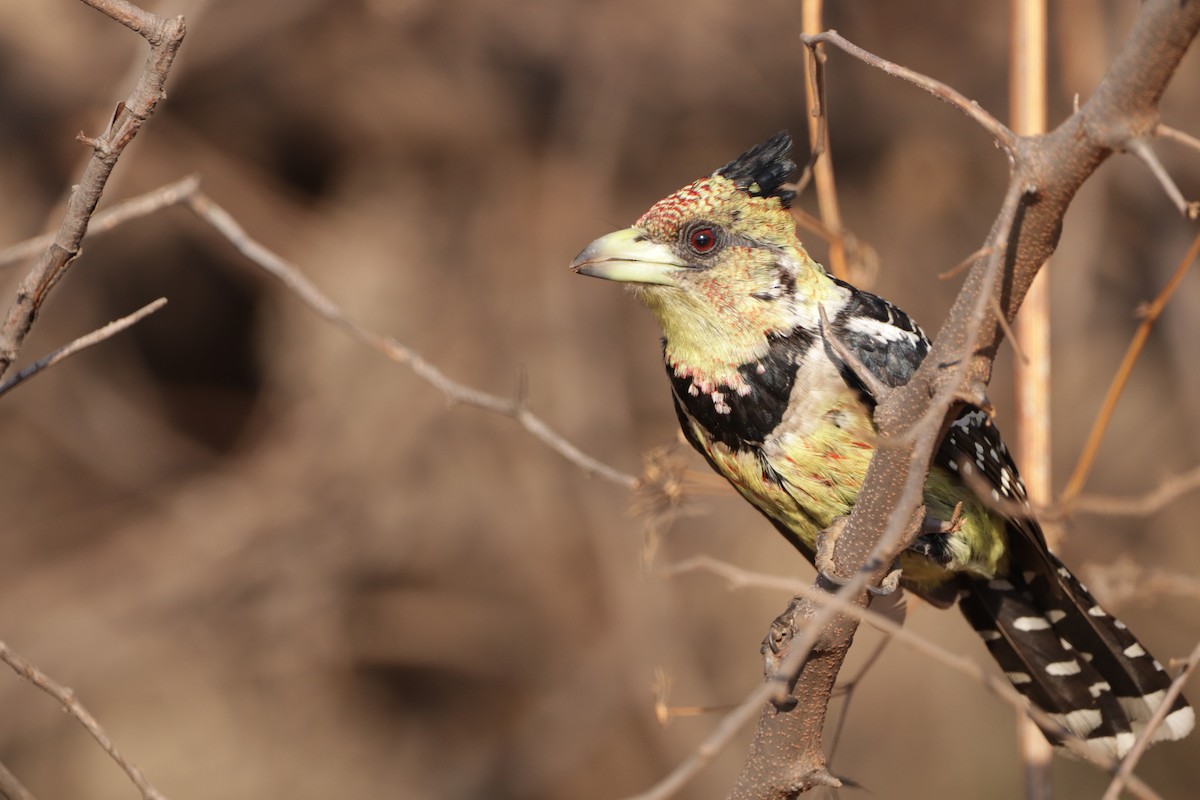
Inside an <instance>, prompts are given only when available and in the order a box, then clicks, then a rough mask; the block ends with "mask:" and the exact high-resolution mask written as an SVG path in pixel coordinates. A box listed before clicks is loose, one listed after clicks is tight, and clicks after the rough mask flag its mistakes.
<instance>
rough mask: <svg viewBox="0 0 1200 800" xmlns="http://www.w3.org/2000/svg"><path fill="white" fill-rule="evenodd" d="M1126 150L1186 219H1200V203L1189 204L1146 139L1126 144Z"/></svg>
mask: <svg viewBox="0 0 1200 800" xmlns="http://www.w3.org/2000/svg"><path fill="white" fill-rule="evenodd" d="M1126 148H1127V149H1128V150H1129V152H1131V153H1133V154H1134V155H1135V156H1137V157H1138V160H1139V161H1141V162H1142V163H1143V164H1145V165H1146V168H1147V169H1149V170H1150V173H1151V174H1152V175H1153V176H1154V177H1155V179H1156V180H1157V181H1158V183H1159V185H1160V186H1162V188H1163V191H1164V192H1166V193H1167V197H1169V198H1171V202H1172V203H1174V204H1175V207H1176V208H1177V209H1179V213H1180V214H1182V215H1183V216H1184V218H1185V219H1197V218H1200V202H1188V199H1187V198H1186V197H1184V196H1183V192H1181V191H1179V187H1178V186H1176V185H1175V181H1174V179H1173V178H1171V173H1169V172H1167V168H1166V167H1164V166H1163V164H1162V162H1161V161H1159V160H1158V156H1157V155H1155V153H1154V150H1153V149H1151V147H1150V145H1149V143H1147V142H1146V140H1145V139H1130V140H1129V141H1128V143H1126Z"/></svg>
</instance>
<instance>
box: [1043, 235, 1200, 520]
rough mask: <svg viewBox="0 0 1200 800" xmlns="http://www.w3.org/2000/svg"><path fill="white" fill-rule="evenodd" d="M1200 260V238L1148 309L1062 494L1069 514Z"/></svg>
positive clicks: (1064, 505) (1064, 507)
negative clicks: (1172, 304) (1155, 334)
mask: <svg viewBox="0 0 1200 800" xmlns="http://www.w3.org/2000/svg"><path fill="white" fill-rule="evenodd" d="M1197 257H1200V234H1197V235H1196V238H1195V239H1193V240H1192V245H1191V247H1189V248H1188V251H1187V253H1186V254H1185V255H1184V257H1183V260H1181V261H1180V262H1179V265H1178V266H1177V267H1175V272H1174V274H1172V275H1171V278H1170V280H1168V281H1167V285H1166V286H1164V287H1163V289H1162V291H1161V292H1159V293H1158V296H1157V297H1155V298H1154V302H1152V303H1151V304H1150V305H1149V306H1147V307H1146V309H1145V311H1144V313H1143V315H1142V322H1141V324H1139V325H1138V328H1137V330H1136V331H1134V334H1133V339H1131V340H1130V342H1129V347H1128V348H1127V349H1126V350H1125V357H1124V358H1123V359H1121V366H1119V367H1118V368H1117V372H1116V374H1115V375H1113V379H1112V383H1110V384H1109V386H1108V393H1107V394H1105V396H1104V403H1103V405H1101V406H1100V411H1099V412H1098V413H1097V414H1096V421H1095V422H1093V423H1092V430H1091V432H1090V433H1089V434H1088V438H1087V442H1086V443H1084V446H1083V450H1082V451H1081V452H1080V454H1079V460H1078V461H1077V462H1076V463H1075V469H1074V470H1073V471H1072V472H1071V477H1070V479H1069V480H1068V481H1067V485H1066V488H1064V489H1063V491H1062V496H1061V497H1060V498H1059V505H1060V506H1062V508H1063V509H1064V510H1065V511H1068V512H1069V511H1070V509H1071V508H1072V507H1073V505H1074V501H1075V498H1076V497H1077V496H1078V495H1079V492H1080V491H1081V490H1082V489H1083V485H1084V483H1085V482H1086V481H1087V477H1088V474H1089V473H1090V472H1091V470H1092V464H1093V463H1094V462H1095V460H1096V453H1097V452H1099V450H1100V442H1101V440H1102V439H1103V438H1104V432H1105V431H1106V430H1107V429H1108V423H1109V420H1111V419H1112V415H1113V411H1114V410H1116V407H1117V401H1118V400H1120V399H1121V393H1122V392H1123V391H1124V390H1125V384H1126V383H1128V382H1129V376H1130V375H1131V374H1132V373H1133V367H1134V365H1135V364H1136V363H1137V360H1138V357H1139V356H1140V355H1141V354H1142V349H1143V348H1144V347H1145V346H1146V341H1147V340H1148V339H1149V338H1150V331H1151V330H1153V328H1154V323H1156V322H1157V321H1158V318H1159V317H1160V316H1162V313H1163V309H1164V308H1166V305H1167V302H1168V301H1169V300H1170V299H1171V296H1172V295H1173V294H1174V293H1175V289H1176V288H1178V286H1179V284H1180V283H1181V282H1182V281H1183V276H1184V275H1186V274H1187V271H1188V270H1189V269H1191V267H1192V264H1193V263H1194V262H1195V261H1196V258H1197Z"/></svg>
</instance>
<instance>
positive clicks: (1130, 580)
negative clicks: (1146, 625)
mask: <svg viewBox="0 0 1200 800" xmlns="http://www.w3.org/2000/svg"><path fill="white" fill-rule="evenodd" d="M1085 569H1086V574H1087V578H1088V583H1089V584H1091V585H1092V586H1093V587H1094V588H1095V589H1096V594H1098V595H1102V596H1103V597H1104V598H1105V600H1107V601H1108V602H1109V603H1112V604H1114V605H1119V604H1121V603H1128V602H1138V603H1152V602H1155V601H1156V600H1158V599H1159V598H1161V597H1164V596H1167V595H1172V596H1175V597H1185V598H1188V599H1191V600H1200V577H1196V576H1195V575H1187V574H1184V573H1181V572H1173V571H1171V570H1166V569H1157V568H1153V569H1152V568H1148V567H1144V566H1142V565H1141V564H1139V563H1138V562H1136V561H1134V560H1133V559H1132V558H1130V557H1129V556H1128V555H1122V556H1121V557H1120V558H1118V559H1117V560H1116V561H1114V562H1112V563H1111V564H1088V565H1086V567H1085Z"/></svg>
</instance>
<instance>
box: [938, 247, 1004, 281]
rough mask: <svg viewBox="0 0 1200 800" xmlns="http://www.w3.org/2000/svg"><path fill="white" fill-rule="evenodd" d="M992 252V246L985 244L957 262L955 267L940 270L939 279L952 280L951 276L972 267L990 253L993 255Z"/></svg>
mask: <svg viewBox="0 0 1200 800" xmlns="http://www.w3.org/2000/svg"><path fill="white" fill-rule="evenodd" d="M991 252H992V248H991V247H989V246H987V245H985V246H983V247H981V248H979V249H978V250H976V251H975V252H974V253H971V255H969V256H967V257H966V258H964V259H963V260H962V261H960V262H958V263H957V264H955V265H954V266H953V267H951V268H950V269H948V270H946V271H945V272H939V273H938V276H937V279H938V280H939V281H947V280H950V279H951V278H953V277H954V276H955V275H957V274H959V273H960V272H963V271H965V270H967V269H970V268H971V266H972V265H973V264H974V263H975V262H976V261H978V260H979V259H981V258H985V257H987V256H988V255H991Z"/></svg>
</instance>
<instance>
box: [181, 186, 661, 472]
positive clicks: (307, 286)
mask: <svg viewBox="0 0 1200 800" xmlns="http://www.w3.org/2000/svg"><path fill="white" fill-rule="evenodd" d="M184 202H185V205H186V206H187V208H188V209H190V210H191V211H192V213H194V214H195V215H196V216H197V217H198V218H199V219H200V220H201V221H202V222H204V223H206V224H207V225H209V226H211V227H212V228H213V229H214V230H216V231H217V233H219V234H220V235H221V236H223V237H224V238H225V239H227V240H228V241H229V243H230V244H232V245H233V246H234V247H235V248H236V249H237V250H238V252H239V253H241V254H242V255H243V256H245V257H246V258H247V259H249V260H250V262H251V263H252V264H254V265H255V266H257V267H259V268H260V269H262V270H264V271H265V272H267V273H268V274H270V275H271V276H273V277H274V278H276V279H277V280H279V281H280V282H281V283H282V284H283V285H284V286H285V287H286V288H287V289H289V290H290V291H291V292H292V293H294V294H295V295H296V296H297V297H299V298H300V300H301V301H302V302H303V303H304V304H305V305H306V306H308V307H309V309H311V310H312V311H313V312H314V313H316V314H317V315H318V316H320V317H321V318H323V319H324V320H326V321H327V322H330V323H332V324H333V325H336V326H337V327H339V328H341V329H342V330H343V331H344V332H346V333H347V334H349V336H350V337H351V338H352V339H354V340H355V341H358V342H360V343H362V344H364V345H366V346H367V347H370V348H371V349H372V350H375V351H376V352H378V353H381V354H383V355H384V356H385V357H387V358H389V359H391V360H392V361H394V362H396V363H397V364H404V365H406V366H407V367H408V368H409V369H411V370H412V371H413V372H414V373H416V375H417V376H418V377H419V378H421V379H422V380H424V381H425V382H427V383H429V384H431V385H432V386H433V387H434V388H436V389H437V390H438V391H440V392H441V393H442V394H443V395H445V397H446V399H447V400H448V401H450V402H453V403H463V404H465V405H469V406H475V407H476V408H482V409H483V410H485V411H490V412H492V413H494V414H500V415H501V416H505V417H509V418H511V419H514V420H516V422H517V424H519V425H520V426H521V427H522V428H524V429H525V430H526V431H528V432H529V433H531V434H533V436H534V437H535V438H537V439H538V440H540V441H541V442H542V443H543V444H545V445H547V446H548V447H549V448H550V449H551V450H554V451H555V452H556V453H558V454H559V455H561V456H563V457H564V458H566V459H567V460H568V461H570V462H571V463H573V464H575V465H576V466H578V467H579V468H580V469H582V470H584V471H585V472H588V473H591V474H594V475H598V476H600V477H602V478H604V479H605V480H608V481H611V482H612V483H615V484H617V485H618V486H624V487H625V488H626V489H635V488H637V485H638V479H637V478H636V477H635V476H633V475H630V474H628V473H626V472H622V471H621V470H618V469H616V468H614V467H610V466H609V465H608V464H605V463H604V462H602V461H600V460H598V459H596V458H593V457H592V456H589V455H588V454H587V453H584V452H583V451H582V450H580V449H579V448H578V447H576V446H575V445H574V444H572V443H571V442H569V441H567V440H566V439H564V438H563V436H562V435H561V434H559V433H558V432H557V431H555V430H554V429H552V428H551V427H550V426H549V425H547V424H546V422H545V421H544V420H543V419H542V418H541V417H539V416H537V415H536V414H534V413H533V412H532V411H530V410H529V409H528V408H526V407H525V404H524V401H523V400H522V399H521V398H519V397H518V398H517V399H514V398H511V397H502V396H500V395H495V394H489V393H487V392H483V391H480V390H479V389H475V388H473V387H470V386H467V385H465V384H462V383H459V382H458V381H456V380H454V379H453V378H450V377H449V376H448V375H446V373H444V372H442V371H441V370H440V369H438V368H437V367H435V366H434V365H433V364H431V363H430V362H428V361H426V360H425V359H424V358H422V357H421V356H420V355H418V354H417V353H416V351H414V350H412V349H411V348H409V347H407V346H405V345H403V344H401V343H400V342H398V341H396V340H395V339H393V338H392V337H390V336H382V335H380V334H378V333H375V332H373V331H370V330H368V329H367V328H365V327H363V326H362V325H360V324H358V323H357V322H355V321H354V320H352V319H350V318H349V317H348V316H346V314H345V312H343V311H342V310H341V309H340V308H339V307H338V306H337V304H335V303H334V302H333V301H332V300H331V299H329V297H327V296H326V295H325V294H324V293H323V292H321V290H320V289H318V288H317V287H316V285H315V284H313V283H312V282H311V281H310V280H308V278H306V277H304V275H303V274H302V273H301V272H300V270H299V269H297V268H296V267H295V266H293V265H292V264H291V263H289V262H288V261H286V260H284V259H283V258H282V257H280V256H279V255H278V254H276V253H274V252H272V251H271V250H269V249H267V248H266V247H265V246H264V245H262V244H261V243H259V242H258V241H256V240H254V239H253V238H251V236H250V235H249V234H248V233H247V232H246V230H245V228H243V227H242V226H241V225H240V224H238V222H237V220H235V219H234V218H233V216H232V215H230V214H229V212H227V211H225V209H223V208H221V207H220V206H219V205H217V204H216V203H215V202H214V201H213V200H212V199H211V198H209V197H208V196H207V195H205V194H204V193H203V192H200V191H197V192H194V193H192V194H189V195H187V196H186V197H185V198H184Z"/></svg>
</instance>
